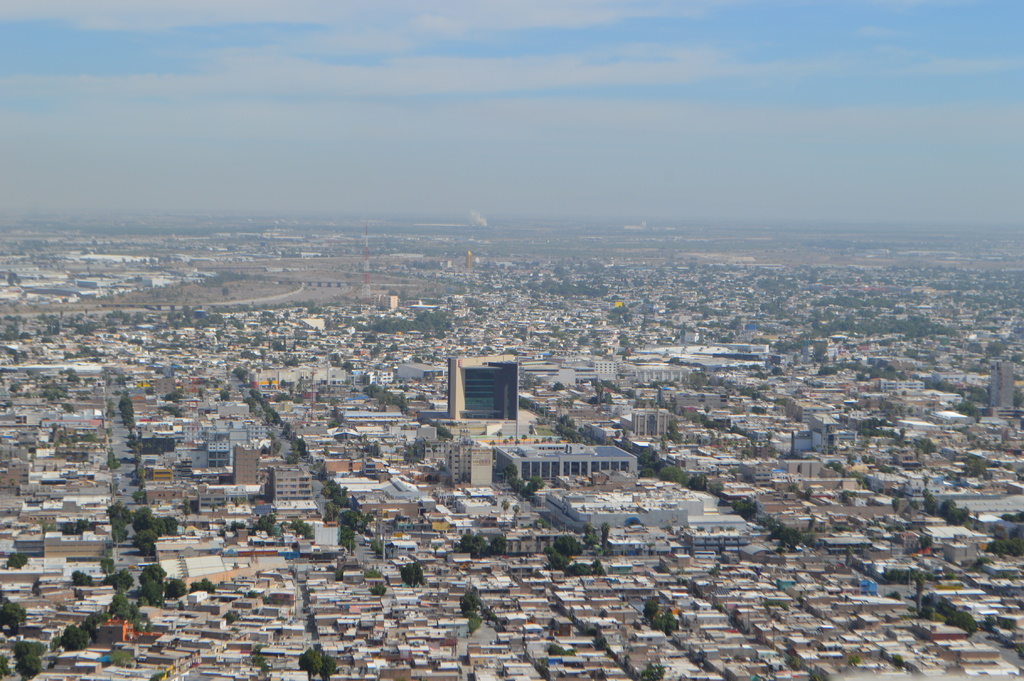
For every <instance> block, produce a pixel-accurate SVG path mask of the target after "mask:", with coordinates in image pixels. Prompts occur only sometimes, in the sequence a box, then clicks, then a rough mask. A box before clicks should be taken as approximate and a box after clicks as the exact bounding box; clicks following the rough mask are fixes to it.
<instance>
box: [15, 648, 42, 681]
mask: <svg viewBox="0 0 1024 681" xmlns="http://www.w3.org/2000/svg"><path fill="white" fill-rule="evenodd" d="M14 671H16V672H18V673H19V674H21V677H22V678H23V679H31V678H34V677H35V676H38V675H39V673H40V672H41V671H43V660H42V658H40V657H39V655H37V654H29V655H25V656H24V657H20V658H18V660H17V662H16V663H15V664H14Z"/></svg>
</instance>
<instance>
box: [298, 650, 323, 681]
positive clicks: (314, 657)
mask: <svg viewBox="0 0 1024 681" xmlns="http://www.w3.org/2000/svg"><path fill="white" fill-rule="evenodd" d="M322 668H323V658H322V657H321V656H320V651H318V650H317V649H316V648H307V649H306V651H305V652H304V653H302V654H301V655H299V669H301V670H302V671H304V672H306V676H307V678H308V679H309V681H313V677H314V676H319V675H320V670H321V669H322Z"/></svg>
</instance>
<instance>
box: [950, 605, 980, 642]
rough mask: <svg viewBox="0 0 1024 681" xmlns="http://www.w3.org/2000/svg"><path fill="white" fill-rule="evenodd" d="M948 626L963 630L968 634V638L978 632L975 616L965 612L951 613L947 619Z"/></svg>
mask: <svg viewBox="0 0 1024 681" xmlns="http://www.w3.org/2000/svg"><path fill="white" fill-rule="evenodd" d="M946 624H948V625H949V626H951V627H959V628H960V629H963V630H964V631H966V632H967V635H968V636H973V635H974V633H975V632H976V631H978V623H977V622H976V621H975V619H974V616H973V615H971V613H969V612H966V611H964V610H957V611H955V612H953V613H951V614H950V615H949V616H948V617H946Z"/></svg>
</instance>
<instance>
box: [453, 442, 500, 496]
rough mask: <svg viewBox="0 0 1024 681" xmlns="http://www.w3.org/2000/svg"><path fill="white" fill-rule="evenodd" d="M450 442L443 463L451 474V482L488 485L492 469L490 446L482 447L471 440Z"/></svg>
mask: <svg viewBox="0 0 1024 681" xmlns="http://www.w3.org/2000/svg"><path fill="white" fill-rule="evenodd" d="M450 444H451V446H450V447H448V449H447V451H446V452H445V465H446V466H447V467H448V470H449V472H451V474H452V482H454V483H455V484H460V483H468V484H470V485H473V486H474V487H487V486H489V485H490V484H491V482H492V480H491V477H492V476H491V473H492V471H493V470H494V463H493V457H492V455H491V450H490V448H489V447H482V446H480V445H478V444H476V443H474V442H473V441H472V440H468V441H467V440H463V441H460V442H452V443H450Z"/></svg>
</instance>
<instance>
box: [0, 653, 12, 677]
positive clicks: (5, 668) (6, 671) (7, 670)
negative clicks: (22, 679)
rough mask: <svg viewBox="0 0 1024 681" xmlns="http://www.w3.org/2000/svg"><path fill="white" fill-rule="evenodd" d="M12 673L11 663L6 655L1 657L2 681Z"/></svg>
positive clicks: (0, 674)
mask: <svg viewBox="0 0 1024 681" xmlns="http://www.w3.org/2000/svg"><path fill="white" fill-rule="evenodd" d="M12 673H13V672H12V671H11V661H10V660H8V659H7V656H6V655H0V679H2V678H4V677H7V676H10V675H11V674H12Z"/></svg>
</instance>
